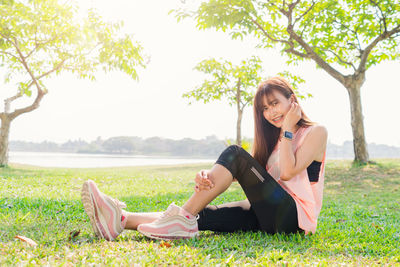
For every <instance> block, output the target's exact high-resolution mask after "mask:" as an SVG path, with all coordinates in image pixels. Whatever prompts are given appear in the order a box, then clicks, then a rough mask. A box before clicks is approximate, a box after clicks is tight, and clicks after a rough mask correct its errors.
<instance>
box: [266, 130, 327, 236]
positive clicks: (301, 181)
mask: <svg viewBox="0 0 400 267" xmlns="http://www.w3.org/2000/svg"><path fill="white" fill-rule="evenodd" d="M313 127H314V126H309V127H307V128H304V127H302V128H299V129H298V130H297V132H296V133H294V136H293V141H292V148H293V151H294V153H296V151H297V149H299V147H300V146H301V145H302V143H303V141H304V138H305V137H306V135H307V134H308V133H309V132H310V130H311V129H312V128H313ZM279 147H280V141H279V142H278V143H277V145H276V147H275V150H274V151H273V152H272V154H271V156H270V157H269V159H268V163H267V166H266V168H267V171H268V173H269V174H270V175H271V176H272V177H273V178H274V179H275V180H276V181H277V182H278V183H279V184H280V185H281V186H282V187H283V188H284V189H285V190H286V192H288V193H289V194H290V195H291V196H292V197H293V199H294V201H295V202H296V208H297V216H298V220H299V227H300V228H301V229H303V230H304V231H305V233H306V234H308V233H309V232H312V233H315V230H316V229H317V220H318V215H319V213H320V211H321V207H322V194H323V189H324V174H325V156H326V152H325V153H324V158H323V160H322V163H321V169H320V172H319V179H318V182H310V181H309V179H308V174H307V169H304V170H303V171H301V172H300V173H299V174H297V175H296V176H295V177H293V178H292V179H290V180H289V181H284V180H281V179H280V169H279Z"/></svg>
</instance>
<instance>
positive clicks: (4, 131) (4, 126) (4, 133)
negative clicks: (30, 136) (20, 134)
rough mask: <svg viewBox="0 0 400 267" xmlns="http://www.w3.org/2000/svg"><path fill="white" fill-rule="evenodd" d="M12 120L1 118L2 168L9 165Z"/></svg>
mask: <svg viewBox="0 0 400 267" xmlns="http://www.w3.org/2000/svg"><path fill="white" fill-rule="evenodd" d="M10 124H11V120H10V118H8V116H7V115H5V116H2V118H1V130H0V167H4V166H7V164H8V135H9V133H10Z"/></svg>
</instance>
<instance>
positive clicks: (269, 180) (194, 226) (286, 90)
mask: <svg viewBox="0 0 400 267" xmlns="http://www.w3.org/2000/svg"><path fill="white" fill-rule="evenodd" d="M254 120H255V121H254V125H255V135H254V145H253V151H252V155H250V154H249V153H247V152H246V151H245V150H244V149H243V148H241V147H239V146H235V145H233V146H229V147H228V148H226V149H225V150H224V151H223V152H222V154H221V155H220V157H219V158H218V160H217V161H216V163H215V164H214V166H213V167H212V168H211V170H202V171H200V172H199V173H197V174H196V178H195V182H196V186H195V192H194V194H193V195H192V196H191V197H190V199H189V200H188V201H187V202H186V203H185V204H184V205H183V206H182V207H178V206H176V205H174V204H171V205H170V206H169V207H168V209H167V210H166V211H165V212H163V213H160V212H150V213H136V212H134V213H132V212H127V211H124V210H122V208H126V205H125V204H124V203H122V202H120V201H118V200H116V199H113V198H111V197H109V196H107V195H105V194H103V193H102V192H100V191H99V189H98V188H97V186H96V184H95V183H94V182H93V181H91V180H89V181H87V182H85V183H84V185H83V188H82V202H83V206H84V208H85V211H86V213H87V214H88V216H89V218H90V223H91V225H92V227H93V230H94V232H95V233H96V235H97V236H98V237H100V238H105V239H107V240H114V239H115V238H116V237H117V236H118V235H119V234H121V232H122V231H123V230H124V229H130V230H138V231H139V232H140V233H142V234H144V235H146V236H148V237H150V238H156V239H177V238H190V237H194V236H196V235H198V231H199V230H200V231H201V230H211V231H217V232H235V231H264V232H267V233H270V234H274V233H295V232H303V231H304V232H305V233H306V234H307V233H308V232H312V233H314V232H315V230H316V228H317V219H318V215H319V212H320V210H321V206H322V192H323V186H324V166H325V151H326V142H327V131H326V129H325V127H323V126H320V125H317V124H315V123H313V122H311V121H310V120H309V119H308V117H307V116H306V115H305V114H304V113H303V111H302V109H301V108H300V106H299V104H298V101H297V98H296V96H295V94H294V92H293V89H292V88H291V86H290V85H289V83H288V82H287V81H285V80H284V79H282V78H280V77H275V78H271V79H268V80H267V81H265V82H262V83H261V84H260V85H259V87H258V90H257V93H256V95H255V98H254ZM233 181H238V182H239V184H240V186H241V187H242V189H243V191H244V193H245V194H246V197H247V199H246V200H243V201H238V202H232V203H226V204H223V205H218V206H211V205H208V204H209V203H210V202H211V201H212V200H213V199H214V198H216V197H217V196H218V195H220V194H222V193H223V192H224V191H225V190H226V189H227V188H228V187H229V186H230V185H231V183H232V182H233Z"/></svg>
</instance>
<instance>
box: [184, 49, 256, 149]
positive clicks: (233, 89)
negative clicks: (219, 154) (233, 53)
mask: <svg viewBox="0 0 400 267" xmlns="http://www.w3.org/2000/svg"><path fill="white" fill-rule="evenodd" d="M195 69H196V70H198V71H201V72H204V73H206V74H209V76H210V79H207V80H205V81H204V82H203V84H202V85H200V86H198V87H197V88H196V89H195V90H193V91H190V92H188V93H185V94H184V95H183V97H186V98H195V99H196V100H197V101H199V100H203V102H204V103H208V102H210V101H212V100H220V99H222V98H225V99H226V100H228V103H229V105H231V106H232V105H236V110H237V114H238V117H237V122H236V144H237V145H239V146H241V142H242V135H241V124H242V117H243V110H244V108H245V107H246V106H247V105H249V104H250V105H251V102H252V100H253V97H254V89H255V88H256V87H257V85H258V84H259V83H260V82H261V76H260V72H261V71H262V67H261V61H260V59H259V58H257V57H252V58H250V59H248V60H243V61H242V62H241V63H240V64H239V65H233V64H232V63H231V62H229V61H227V60H225V61H222V62H219V61H217V60H216V59H213V58H212V59H206V60H203V61H202V62H200V63H199V64H198V65H197V66H196V67H195Z"/></svg>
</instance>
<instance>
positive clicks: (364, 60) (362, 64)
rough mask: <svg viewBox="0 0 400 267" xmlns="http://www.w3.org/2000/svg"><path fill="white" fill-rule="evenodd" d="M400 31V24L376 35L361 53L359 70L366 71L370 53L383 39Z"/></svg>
mask: <svg viewBox="0 0 400 267" xmlns="http://www.w3.org/2000/svg"><path fill="white" fill-rule="evenodd" d="M399 32H400V24H399V25H397V27H395V28H393V29H392V30H391V31H385V32H384V33H382V34H381V35H379V36H378V37H376V38H375V39H374V40H373V41H372V43H370V44H369V45H368V46H367V47H366V48H365V50H364V51H363V53H362V54H361V61H360V64H359V66H358V69H357V72H364V71H365V65H366V63H367V59H368V56H369V54H370V53H371V51H372V49H373V48H374V47H375V46H376V45H377V44H378V43H379V42H380V41H383V40H385V39H388V38H390V37H391V36H392V35H394V34H396V33H399Z"/></svg>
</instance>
